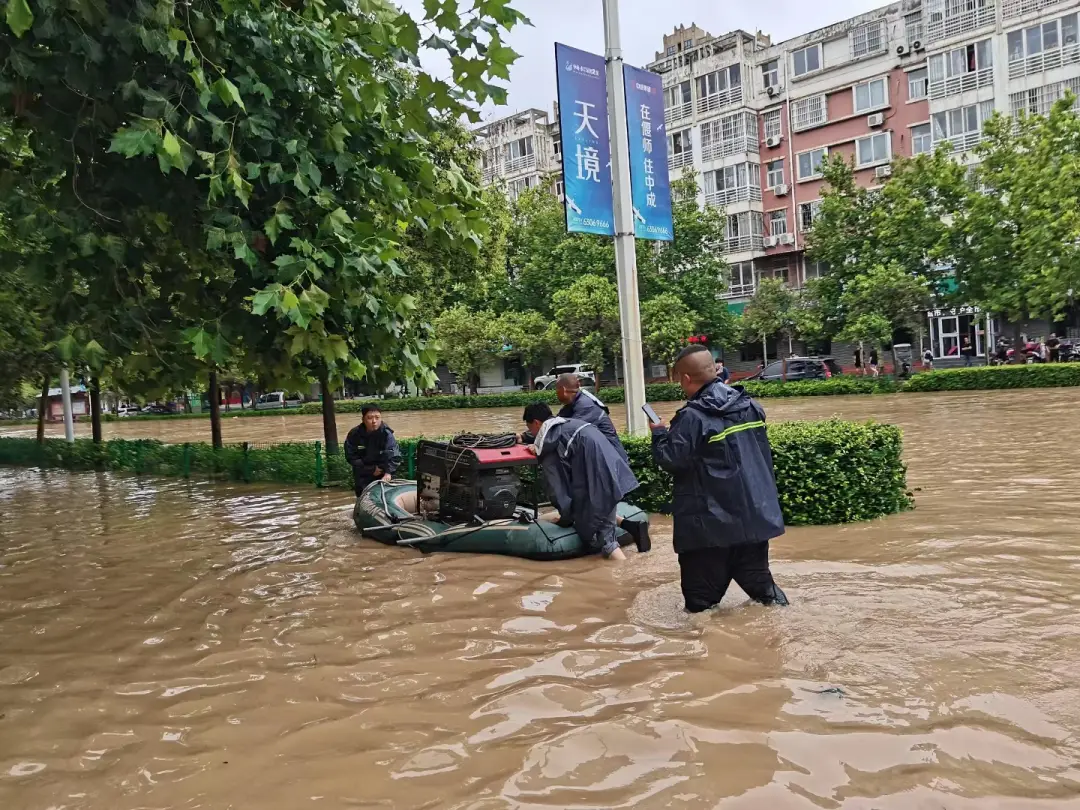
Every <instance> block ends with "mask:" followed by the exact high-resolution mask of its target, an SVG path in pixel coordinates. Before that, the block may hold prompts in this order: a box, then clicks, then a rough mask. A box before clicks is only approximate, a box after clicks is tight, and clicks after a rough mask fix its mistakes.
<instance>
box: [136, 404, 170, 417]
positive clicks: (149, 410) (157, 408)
mask: <svg viewBox="0 0 1080 810" xmlns="http://www.w3.org/2000/svg"><path fill="white" fill-rule="evenodd" d="M142 412H143V413H146V414H151V415H152V416H170V415H172V414H174V413H176V409H175V408H174V407H173V406H172V405H162V404H161V403H160V402H155V403H154V404H152V405H147V406H146V407H145V408H143V409H142Z"/></svg>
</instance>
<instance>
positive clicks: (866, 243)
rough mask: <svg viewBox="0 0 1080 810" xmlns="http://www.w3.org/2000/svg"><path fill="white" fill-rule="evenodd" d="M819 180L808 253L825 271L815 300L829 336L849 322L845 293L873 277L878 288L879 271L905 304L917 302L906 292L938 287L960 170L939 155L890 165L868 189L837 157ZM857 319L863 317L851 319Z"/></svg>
mask: <svg viewBox="0 0 1080 810" xmlns="http://www.w3.org/2000/svg"><path fill="white" fill-rule="evenodd" d="M824 175H825V181H826V185H825V187H824V189H823V192H822V202H821V210H820V211H819V212H818V214H817V215H816V216H815V218H814V224H813V228H812V229H811V231H810V234H809V240H808V252H809V256H810V257H811V258H812V259H814V260H815V261H820V262H825V263H827V264H828V267H829V272H828V273H827V274H826V275H825V276H823V277H822V278H821V280H820V281H819V282H818V285H817V290H816V293H815V296H814V298H815V302H816V306H817V307H818V308H819V311H820V313H821V315H820V321H821V323H822V324H823V325H824V327H825V329H826V331H827V332H828V334H829V335H832V336H838V334H839V332H840V331H842V330H843V329H844V328H845V326H846V325H847V322H848V320H849V313H848V312H847V311H845V296H848V292H847V290H848V287H849V286H850V285H851V284H852V283H854V282H855V281H856V280H857V279H860V278H865V277H867V276H870V275H873V274H875V273H876V274H877V276H876V278H875V281H874V284H875V285H876V286H877V287H880V286H881V284H882V283H883V281H884V276H882V273H883V272H885V271H884V270H883V268H888V269H889V270H888V272H889V278H891V279H892V280H893V281H894V282H895V290H896V292H897V293H898V294H899V295H902V296H904V297H905V299H906V300H907V302H910V300H911V298H913V297H914V298H919V296H911V295H907V293H908V292H910V291H911V290H915V289H920V290H921V289H940V288H941V284H942V279H943V277H944V274H945V272H946V271H945V269H944V268H945V267H946V266H947V263H948V262H950V261H951V260H952V257H953V256H954V255H955V251H956V244H955V234H954V232H953V230H952V229H951V227H950V217H951V215H952V213H953V211H955V210H956V207H957V204H958V201H959V200H960V199H962V197H963V193H964V191H963V189H964V186H965V183H964V168H963V167H962V166H960V165H958V164H957V163H956V161H954V160H952V158H951V157H950V156H949V154H948V152H947V151H946V150H944V149H942V150H938V151H937V152H935V153H934V154H932V155H919V156H918V157H916V158H914V159H903V158H899V159H897V160H896V161H895V163H894V164H893V173H892V176H891V178H890V179H889V180H888V181H887V182H886V183H885V185H884V186H882V187H881V188H880V189H876V190H874V191H870V190H868V189H867V188H865V187H863V186H861V185H859V184H858V183H857V182H856V179H855V173H854V167H853V165H852V164H851V163H849V162H848V161H846V160H844V158H843V157H841V156H835V157H832V158H830V159H828V160H827V161H826V163H825V166H824ZM905 277H906V278H905ZM909 279H910V281H909ZM848 297H849V298H850V296H848ZM856 297H858V296H856ZM881 297H887V296H881ZM920 300H921V299H920ZM859 314H865V312H860V313H858V314H855V315H851V316H850V317H858V315H859ZM888 319H889V320H890V321H891V322H892V323H893V324H894V326H896V327H899V326H901V325H904V324H905V323H907V322H909V321H911V317H909V315H908V314H904V315H903V316H901V315H899V314H897V315H896V317H891V316H890V317H889V318H888Z"/></svg>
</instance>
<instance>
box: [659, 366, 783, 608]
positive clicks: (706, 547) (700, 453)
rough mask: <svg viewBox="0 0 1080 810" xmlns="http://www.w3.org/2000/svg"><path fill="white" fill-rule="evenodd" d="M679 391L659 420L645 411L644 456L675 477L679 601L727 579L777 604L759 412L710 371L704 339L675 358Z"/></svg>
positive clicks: (774, 508)
mask: <svg viewBox="0 0 1080 810" xmlns="http://www.w3.org/2000/svg"><path fill="white" fill-rule="evenodd" d="M675 376H676V378H677V379H678V381H679V384H680V385H681V386H682V389H683V393H684V394H686V399H687V402H686V405H685V406H683V407H682V408H681V409H680V410H679V412H678V413H676V414H675V417H674V418H673V419H672V420H671V427H670V428H669V427H667V426H666V425H665V424H664V423H663V422H662V421H661V420H659V419H654V418H653V416H650V421H651V422H652V425H651V427H652V450H653V459H654V460H655V461H656V463H657V465H658V466H660V467H661V468H662V469H664V470H667V471H668V472H669V473H671V475H672V477H673V479H674V489H673V498H672V515H673V518H674V532H673V540H674V545H675V553H676V554H678V556H679V572H680V578H681V581H682V592H683V598H684V599H685V600H686V609H687V610H688V611H690V612H691V613H700V612H701V611H703V610H708V609H709V608H711V607H713V606H714V605H718V604H719V603H720V601H721V600H722V599H723V598H724V594H725V593H726V592H727V589H728V586H729V585H730V584H731V580H733V579H734V580H735V582H736V583H737V584H738V585H739V587H740V588H742V589H743V590H744V591H745V592H746V595H747V596H749V597H750V598H751V599H753V600H755V601H757V602H761V603H762V604H766V605H786V604H788V600H787V597H786V596H785V595H784V592H783V591H782V590H780V588H779V587H777V585H776V583H775V582H774V581H773V577H772V572H771V571H770V570H769V540H771V539H772V538H774V537H779V536H780V535H781V534H783V533H784V517H783V515H782V514H781V511H780V498H779V494H778V493H777V490H776V479H775V477H774V474H773V461H772V449H771V448H770V446H769V437H768V434H767V433H766V430H765V412H764V411H763V410H762V409H761V406H760V405H758V404H757V403H756V402H754V400H753V399H751V398H750V396H749V395H748V394H747V393H746V392H745V391H743V389H742V388H741V387H735V388H731V387H728V386H727V385H724V384H723V383H722V382H720V381H719V380H718V379H717V376H716V365H715V363H714V362H713V359H712V355H711V354H710V353H709V350H708V349H706V348H705V347H704V346H689V347H687V348H686V349H683V351H682V352H681V353H680V354H679V356H678V358H677V359H676V360H675Z"/></svg>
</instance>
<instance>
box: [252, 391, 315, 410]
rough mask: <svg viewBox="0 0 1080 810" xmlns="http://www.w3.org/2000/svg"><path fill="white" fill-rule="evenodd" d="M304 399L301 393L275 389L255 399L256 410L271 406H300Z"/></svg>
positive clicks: (268, 408)
mask: <svg viewBox="0 0 1080 810" xmlns="http://www.w3.org/2000/svg"><path fill="white" fill-rule="evenodd" d="M303 404H304V399H303V397H301V396H300V395H299V394H295V393H292V392H285V391H273V392H271V393H269V394H263V395H262V396H261V397H259V398H258V399H257V400H256V401H255V410H257V411H266V410H270V409H271V408H282V409H284V408H299V407H300V406H301V405H303Z"/></svg>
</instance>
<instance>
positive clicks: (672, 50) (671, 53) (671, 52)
mask: <svg viewBox="0 0 1080 810" xmlns="http://www.w3.org/2000/svg"><path fill="white" fill-rule="evenodd" d="M675 50H676V48H675V46H674V45H668V49H667V55H668V56H674V55H675Z"/></svg>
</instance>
